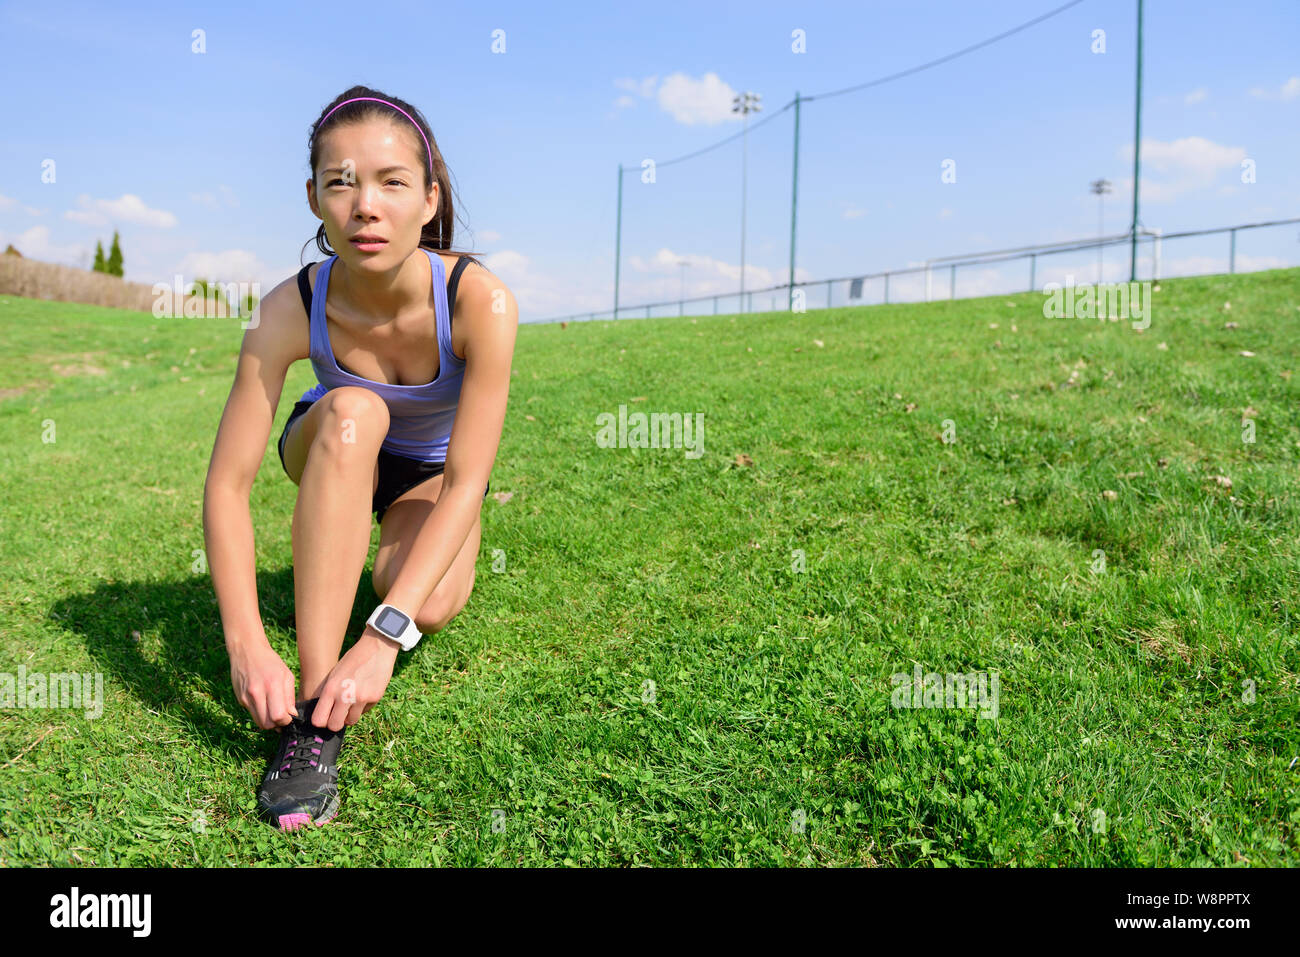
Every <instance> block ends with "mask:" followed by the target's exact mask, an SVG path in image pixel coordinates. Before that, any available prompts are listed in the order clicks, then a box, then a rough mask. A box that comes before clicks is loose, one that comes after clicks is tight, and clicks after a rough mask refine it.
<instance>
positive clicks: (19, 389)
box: [0, 382, 49, 402]
mask: <svg viewBox="0 0 1300 957" xmlns="http://www.w3.org/2000/svg"><path fill="white" fill-rule="evenodd" d="M48 385H49V383H47V382H24V383H23V384H22V385H20V386H15V387H11V388H8V389H0V402H3V401H4V400H5V399H16V398H18V397H19V396H20V395H23V394H25V393H27V392H30V391H32V389H44V388H47V387H48Z"/></svg>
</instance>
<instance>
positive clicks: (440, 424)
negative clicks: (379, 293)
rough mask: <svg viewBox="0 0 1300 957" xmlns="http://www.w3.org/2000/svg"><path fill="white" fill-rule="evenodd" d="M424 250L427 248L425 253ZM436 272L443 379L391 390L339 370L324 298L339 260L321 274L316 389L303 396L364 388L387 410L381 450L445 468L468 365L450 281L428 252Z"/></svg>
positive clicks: (315, 314) (315, 319) (315, 295)
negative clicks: (454, 320)
mask: <svg viewBox="0 0 1300 957" xmlns="http://www.w3.org/2000/svg"><path fill="white" fill-rule="evenodd" d="M421 248H423V247H421ZM424 252H425V254H426V255H428V257H429V265H430V266H431V267H432V272H433V303H434V317H435V324H436V325H437V329H438V337H437V338H438V377H437V378H436V379H434V380H433V381H432V382H426V383H424V384H423V385H390V384H389V383H386V382H375V381H374V380H373V379H363V378H362V377H361V376H358V375H353V374H352V373H351V372H348V371H347V370H346V369H343V368H340V367H339V364H338V360H337V359H335V358H334V349H333V347H332V346H331V345H330V339H329V324H328V323H327V322H326V321H325V296H326V294H327V293H328V291H329V281H330V271H331V267H333V265H334V261H335V260H336V259H338V256H337V255H335V256H331V257H330V258H329V259H327V260H325V261H324V262H323V263H322V264H321V267H320V269H318V270H317V271H316V282H315V285H314V287H313V292H312V299H311V316H310V321H311V366H312V368H313V369H314V370H315V371H316V378H317V380H318V382H317V384H316V385H314V386H312V387H311V388H310V389H308V390H307V391H306V392H304V393H303V394H302V399H301V400H299V401H304V402H314V401H315V400H317V399H319V398H320V397H321V396H323V395H324V394H325V393H326V392H328V391H329V390H330V389H337V388H338V387H339V386H345V385H350V386H361V387H362V388H365V389H369V390H370V391H371V392H374V393H376V394H377V395H379V396H380V398H382V399H383V400H384V402H385V403H386V404H387V405H388V415H389V426H388V435H387V437H386V438H385V439H384V442H383V444H382V445H381V446H380V448H382V449H384V450H385V451H388V452H392V453H394V454H396V455H404V456H406V457H407V458H412V459H419V460H420V461H424V462H445V461H446V460H447V442H448V440H449V439H450V438H451V427H452V423H453V422H455V420H456V407H457V405H458V404H459V401H460V385H461V381H462V380H463V379H464V372H465V361H464V360H463V359H458V358H456V354H455V353H454V352H452V349H451V316H450V313H449V312H448V309H447V279H446V270H445V269H444V268H443V265H442V258H441V257H440V256H438V255H437V254H436V253H434V252H432V251H430V250H428V249H425V250H424Z"/></svg>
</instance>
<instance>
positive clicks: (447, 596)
mask: <svg viewBox="0 0 1300 957" xmlns="http://www.w3.org/2000/svg"><path fill="white" fill-rule="evenodd" d="M473 587H474V581H473V578H471V579H470V583H469V587H468V588H466V589H465V591H464V593H463V594H455V593H453V592H452V591H451V590H450V589H444V588H437V589H435V590H434V592H433V594H432V595H430V596H429V600H428V601H426V602H425V603H424V607H423V608H421V609H420V613H419V614H418V615H416V617H415V627H416V628H418V629H420V634H422V635H432V634H433V633H434V632H438V631H442V629H444V628H446V627H447V625H448V624H450V622H451V620H452V619H453V618H455V617H456V616H457V615H458V614H459V613H460V610H461V609H462V608H464V607H465V603H466V602H467V601H469V593H470V591H472V590H473Z"/></svg>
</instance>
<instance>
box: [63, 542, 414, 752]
mask: <svg viewBox="0 0 1300 957" xmlns="http://www.w3.org/2000/svg"><path fill="white" fill-rule="evenodd" d="M359 585H360V587H359V588H358V590H357V599H356V600H355V601H354V603H353V607H352V613H351V617H350V619H349V621H348V627H347V632H346V636H347V637H346V639H345V640H344V645H343V652H344V653H346V651H347V649H348V648H350V647H351V646H352V643H353V642H354V641H355V640H356V638H357V637H358V636H359V635H360V634H361V632H362V630H363V629H364V628H365V623H366V618H367V617H369V614H370V610H371V608H372V607H373V605H374V604H375V602H376V598H375V595H374V589H373V586H372V584H371V579H370V572H369V569H367V570H366V571H365V572H363V574H362V578H361V582H360V583H359ZM257 588H258V603H259V606H260V611H261V615H262V620H263V622H264V623H265V625H266V626H267V627H268V629H269V628H270V627H271V626H272V625H274V626H276V627H277V628H279V629H280V630H281V631H283V632H286V633H289V634H290V635H293V632H294V616H293V568H292V566H290V567H288V568H282V569H279V570H277V571H260V572H259V573H258V575H257ZM50 618H51V619H53V620H54V621H57V622H58V623H59V624H60V625H62V626H63V627H64V628H66V629H68V630H70V631H73V632H75V633H76V634H78V635H80V636H82V638H83V639H84V640H85V645H86V651H87V653H88V654H89V655H90V657H91V658H92V659H94V661H95V663H96V666H97V668H98V670H101V671H103V672H104V674H105V676H106V677H108V676H113V677H115V678H116V679H117V680H119V681H120V682H121V683H122V685H123V686H124V687H125V688H126V689H127V690H128V691H129V693H131V694H133V695H134V696H135V698H136V700H138V701H139V702H140V703H141V704H142V705H144V706H145V707H147V708H150V709H152V710H154V711H156V712H158V713H160V714H162V715H165V716H167V717H170V718H173V719H175V720H176V721H177V722H178V723H180V724H181V725H182V726H184V727H185V728H186V730H187V732H188V733H189V734H190V735H192V736H193V738H194V739H195V740H196V741H197V742H202V743H203V744H204V745H206V746H208V747H212V748H222V749H224V750H225V751H226V752H227V753H229V754H231V755H232V756H234V757H235V758H237V759H239V760H245V759H248V758H251V757H254V756H259V757H261V756H265V754H268V753H269V752H270V749H271V748H272V747H273V746H274V737H273V736H272V734H271V733H270V732H267V731H263V730H262V729H261V728H259V727H258V726H257V725H256V724H253V723H252V716H251V715H250V714H249V713H248V710H247V709H246V708H244V706H243V705H241V704H240V703H239V701H238V700H237V699H236V698H235V692H234V688H233V687H232V686H231V682H230V658H229V656H228V655H227V653H226V645H225V638H224V633H223V631H222V628H221V616H220V613H219V611H218V608H217V600H216V596H215V594H214V593H213V590H212V581H211V579H210V578H209V577H208V576H207V575H195V576H194V577H193V578H188V579H180V580H174V581H134V582H130V581H128V582H121V581H105V582H102V583H101V584H99V585H98V586H97V587H96V588H95V589H94V590H93V591H90V592H84V593H82V594H77V595H70V596H67V597H65V598H61V599H59V600H58V601H57V602H55V603H54V605H53V606H52V607H51V609H50ZM133 632H135V633H138V634H139V635H140V637H139V638H136V637H134V636H133ZM269 637H270V636H269ZM271 642H272V647H274V648H275V650H276V652H277V653H278V654H279V655H280V656H281V657H282V658H283V659H284V661H285V664H287V665H288V666H289V669H290V670H291V671H292V672H293V673H294V677H295V679H296V678H297V677H298V661H297V647H296V644H295V640H294V638H292V637H291V638H290V639H289V640H288V641H285V640H284V639H283V638H275V637H271ZM405 665H406V662H405V661H404V660H403V658H402V657H399V658H398V661H397V666H396V667H395V668H394V669H393V673H394V675H397V674H400V672H401V671H402V669H403V668H404V667H405ZM300 693H301V692H300ZM214 702H215V703H216V705H217V707H216V708H214V707H213V703H214Z"/></svg>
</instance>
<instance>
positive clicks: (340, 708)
mask: <svg viewBox="0 0 1300 957" xmlns="http://www.w3.org/2000/svg"><path fill="white" fill-rule="evenodd" d="M349 710H350V709H349V708H348V706H347V704H346V703H344V702H343V701H339V700H335V702H334V708H333V710H331V711H330V716H329V725H328V727H329V729H330V730H331V731H342V730H343V726H344V725H345V724H347V723H348V711H349Z"/></svg>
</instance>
